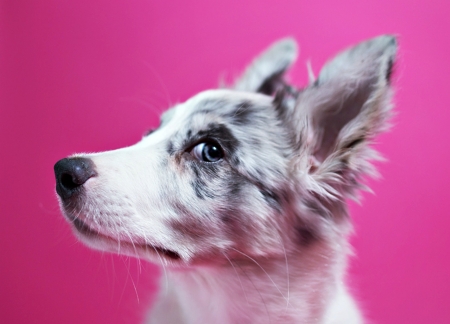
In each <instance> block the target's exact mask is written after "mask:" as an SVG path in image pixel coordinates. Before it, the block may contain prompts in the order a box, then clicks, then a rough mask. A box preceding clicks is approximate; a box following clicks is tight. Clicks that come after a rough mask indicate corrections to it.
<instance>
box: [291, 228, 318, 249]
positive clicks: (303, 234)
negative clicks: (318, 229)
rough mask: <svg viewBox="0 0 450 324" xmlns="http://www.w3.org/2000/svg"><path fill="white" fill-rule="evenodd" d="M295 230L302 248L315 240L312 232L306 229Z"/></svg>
mask: <svg viewBox="0 0 450 324" xmlns="http://www.w3.org/2000/svg"><path fill="white" fill-rule="evenodd" d="M295 230H296V231H297V237H298V241H299V243H300V245H302V246H309V245H311V244H312V243H313V242H314V241H315V240H316V236H315V235H314V233H313V231H312V230H310V229H308V228H306V227H299V228H296V229H295Z"/></svg>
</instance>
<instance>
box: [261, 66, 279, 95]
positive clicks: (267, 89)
mask: <svg viewBox="0 0 450 324" xmlns="http://www.w3.org/2000/svg"><path fill="white" fill-rule="evenodd" d="M284 72H285V71H282V72H279V73H276V74H274V75H272V76H271V77H269V78H267V79H266V80H265V81H264V82H263V84H261V86H260V87H259V88H258V89H257V90H256V92H258V93H262V94H265V95H268V96H271V95H273V94H275V93H276V92H277V90H278V89H280V88H282V87H283V74H284Z"/></svg>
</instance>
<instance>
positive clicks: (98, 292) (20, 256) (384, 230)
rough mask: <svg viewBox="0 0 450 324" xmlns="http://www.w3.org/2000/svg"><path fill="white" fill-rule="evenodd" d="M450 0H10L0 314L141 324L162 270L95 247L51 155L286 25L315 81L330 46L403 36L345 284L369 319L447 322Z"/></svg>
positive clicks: (0, 48) (0, 63)
mask: <svg viewBox="0 0 450 324" xmlns="http://www.w3.org/2000/svg"><path fill="white" fill-rule="evenodd" d="M449 9H450V2H448V1H443V0H442V1H425V0H422V1H418V0H408V1H407V0H401V1H392V0H390V1H385V0H383V1H381V0H371V1H360V0H353V1H351V0H344V1H277V2H275V1H270V2H269V1H267V2H266V4H262V3H261V2H258V1H243V0H240V1H226V2H225V1H195V2H190V1H176V2H175V1H148V0H147V1H122V2H119V1H111V0H103V1H92V0H89V1H87V0H83V1H81V0H78V1H56V0H54V1H50V0H42V1H19V0H15V1H7V0H3V1H1V2H0V15H1V16H0V42H1V43H0V82H1V84H0V132H1V135H0V147H1V152H2V155H1V158H0V163H1V164H0V165H1V169H0V172H1V173H0V176H1V178H0V179H1V185H0V190H1V192H0V200H1V201H0V202H1V206H0V213H1V214H0V215H1V217H0V321H1V322H3V323H138V322H139V321H140V319H141V317H142V314H143V310H144V309H145V308H146V307H147V306H148V304H149V303H150V302H151V300H152V299H153V297H154V292H155V287H156V285H157V275H158V271H157V269H156V267H154V266H153V265H150V264H147V263H145V262H143V263H141V264H139V262H138V261H137V260H135V259H129V258H125V257H117V256H112V255H109V254H106V253H105V254H102V253H99V252H96V251H91V250H89V249H88V248H86V247H84V246H83V245H82V244H80V243H78V242H77V241H76V239H75V238H74V237H73V235H72V234H71V231H70V229H69V226H68V225H67V224H66V222H65V221H64V220H63V218H62V217H61V216H60V213H59V210H58V206H57V202H56V198H55V193H54V178H53V170H52V169H53V164H54V163H55V162H56V161H57V160H58V159H60V158H62V157H64V156H66V155H68V154H71V153H74V152H80V151H99V150H107V149H113V148H118V147H121V146H124V145H130V144H132V143H134V142H136V141H137V140H139V138H140V137H141V135H142V134H143V132H144V131H145V130H146V129H148V128H149V127H152V126H155V125H156V124H157V115H158V114H159V112H161V111H162V110H164V109H165V108H167V107H168V106H170V105H171V104H173V103H175V102H177V101H183V100H185V99H187V98H188V97H190V96H191V95H193V94H195V93H197V92H198V91H200V90H203V89H207V88H212V87H215V85H216V84H217V81H218V79H219V76H225V77H226V78H228V79H230V78H232V77H233V76H235V75H236V74H237V73H238V72H239V71H241V69H242V68H243V67H244V66H245V64H246V63H248V62H249V60H250V59H251V58H252V57H253V56H254V55H255V54H256V53H258V52H259V51H260V50H262V49H263V48H264V47H266V46H267V45H268V44H269V43H271V42H272V41H274V40H276V39H278V38H280V37H283V36H286V35H292V36H295V37H296V38H297V40H298V41H299V43H300V46H301V57H300V59H299V62H298V64H297V66H296V67H295V69H294V70H293V72H292V74H291V76H292V79H293V80H294V81H295V82H296V83H297V84H304V83H305V82H306V68H305V62H306V61H307V60H308V59H311V62H312V66H313V68H314V70H315V71H316V72H317V71H318V70H319V68H320V67H321V66H322V64H323V63H324V61H325V60H326V59H327V58H328V57H330V56H331V55H333V54H334V53H336V51H338V50H340V49H342V48H344V47H346V46H348V45H350V44H352V43H355V42H357V41H360V40H363V39H366V38H369V37H372V36H375V35H378V34H382V33H394V34H397V35H398V36H399V37H400V53H399V63H398V65H397V69H396V73H395V79H396V82H395V83H396V85H397V95H396V98H395V102H396V110H397V112H398V114H397V117H396V118H395V127H394V129H393V130H392V131H391V132H390V133H388V134H384V135H383V136H381V137H380V139H379V144H378V148H379V150H380V151H381V152H382V153H383V154H384V155H385V156H386V157H387V158H388V159H389V162H388V163H385V164H380V166H379V169H380V171H381V173H382V174H383V177H384V179H382V180H378V181H371V184H372V188H373V189H374V191H375V195H371V194H364V201H363V204H362V206H359V205H356V204H353V205H352V211H353V216H354V217H353V218H354V220H355V224H356V225H355V227H356V234H355V236H354V237H353V243H354V246H355V250H356V258H354V259H353V260H352V266H351V277H350V282H351V286H352V287H353V291H354V292H355V295H356V296H358V298H359V300H361V304H362V306H363V308H364V309H365V311H366V314H367V316H368V318H370V319H371V320H373V323H409V324H413V323H449V322H450V307H449V303H450V280H449V279H450V278H449V276H450V253H449V252H450V240H449V237H450V235H449V228H450V219H449V218H450V217H449V216H450V215H449V208H450V199H449V198H448V195H449V189H450V177H449V176H450V171H449V160H450V149H449V140H450V132H449V128H450V107H449V102H450V90H449V87H448V84H449V82H448V76H449V75H450V59H449V54H450V51H449V50H450V42H449V39H450V38H449V37H450V36H449V34H450V19H449V15H450V10H449Z"/></svg>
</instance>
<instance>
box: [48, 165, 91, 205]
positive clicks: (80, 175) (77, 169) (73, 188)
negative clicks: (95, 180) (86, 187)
mask: <svg viewBox="0 0 450 324" xmlns="http://www.w3.org/2000/svg"><path fill="white" fill-rule="evenodd" d="M54 169H55V177H56V192H57V193H58V195H59V196H60V197H61V198H62V199H68V198H70V197H72V196H73V195H74V194H76V193H79V192H80V191H81V189H82V185H83V184H84V183H85V182H86V181H87V180H88V179H89V178H91V177H93V176H95V175H96V173H95V170H94V163H93V162H92V160H90V159H86V158H81V157H74V158H67V159H62V160H59V161H58V162H56V164H55V166H54Z"/></svg>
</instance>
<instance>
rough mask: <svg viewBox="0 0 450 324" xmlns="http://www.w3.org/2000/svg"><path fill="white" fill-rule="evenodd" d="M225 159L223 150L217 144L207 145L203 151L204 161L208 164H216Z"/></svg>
mask: <svg viewBox="0 0 450 324" xmlns="http://www.w3.org/2000/svg"><path fill="white" fill-rule="evenodd" d="M222 157H223V153H222V150H221V149H220V148H219V147H218V146H217V145H215V144H205V146H204V147H203V150H202V159H203V161H206V162H216V161H219V160H220V159H221V158H222Z"/></svg>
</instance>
